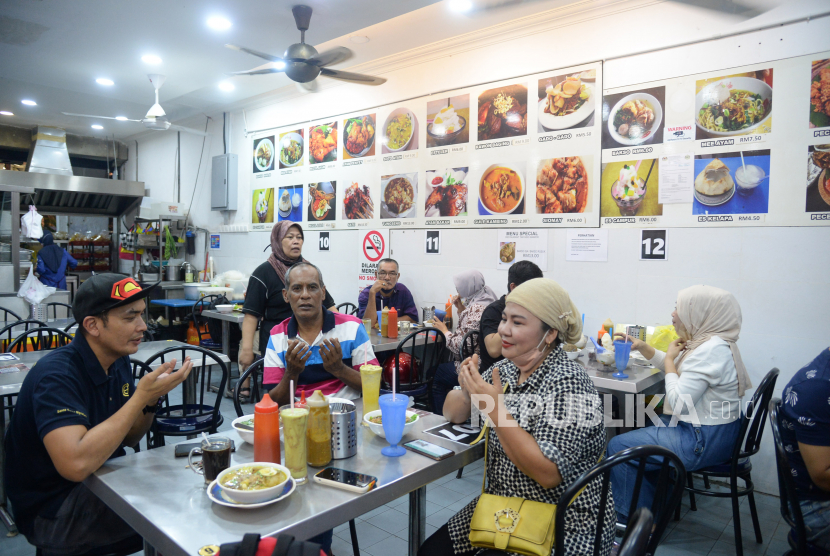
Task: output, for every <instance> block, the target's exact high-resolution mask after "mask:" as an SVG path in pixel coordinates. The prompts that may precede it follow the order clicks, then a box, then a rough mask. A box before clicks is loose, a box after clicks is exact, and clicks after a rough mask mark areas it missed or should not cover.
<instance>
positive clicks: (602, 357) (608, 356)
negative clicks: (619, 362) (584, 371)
mask: <svg viewBox="0 0 830 556" xmlns="http://www.w3.org/2000/svg"><path fill="white" fill-rule="evenodd" d="M597 361H599V362H600V363H602V364H603V365H614V364H616V361H615V360H614V352H613V351H607V350H606V351H604V352H602V353H597Z"/></svg>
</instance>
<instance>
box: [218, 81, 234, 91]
mask: <svg viewBox="0 0 830 556" xmlns="http://www.w3.org/2000/svg"><path fill="white" fill-rule="evenodd" d="M219 88H220V89H222V90H223V91H226V92H230V91H233V90H234V89H235V88H236V87H234V86H233V83H231V82H230V81H222V82H221V83H219Z"/></svg>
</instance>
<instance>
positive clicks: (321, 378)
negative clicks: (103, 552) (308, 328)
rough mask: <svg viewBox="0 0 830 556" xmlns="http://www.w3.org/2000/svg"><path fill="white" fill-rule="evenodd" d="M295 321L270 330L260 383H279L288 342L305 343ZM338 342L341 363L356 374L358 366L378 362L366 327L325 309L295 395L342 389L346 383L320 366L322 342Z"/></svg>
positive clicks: (287, 321) (293, 318)
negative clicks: (321, 325) (294, 340)
mask: <svg viewBox="0 0 830 556" xmlns="http://www.w3.org/2000/svg"><path fill="white" fill-rule="evenodd" d="M297 329H298V327H297V318H296V317H293V316H292V317H291V318H289V319H285V320H284V321H282V322H281V323H280V324H278V325H277V326H275V327H274V328H273V329H272V330H271V338H270V339H269V340H268V347H267V349H266V350H265V372H264V373H263V378H262V382H263V384H279V382H280V381H281V380H282V377H283V376H284V375H285V369H286V366H287V365H286V361H285V355H286V352H287V351H288V341H289V340H293V339H295V338H296V339H298V340H300V341H302V342H305V340H303V338H302V337H301V336H298V335H297ZM335 338H336V339H337V340H338V341H339V342H340V349H341V350H342V352H343V363H345V364H346V365H348V366H349V367H352V368H353V369H354V370H356V371H359V370H360V366H361V365H365V364H366V363H369V364H371V365H377V364H378V360H377V359H376V358H375V353H374V352H373V351H372V343H371V342H370V341H369V335H368V334H366V328H364V327H363V323H362V322H361V321H360V319H359V318H357V317H353V316H351V315H345V314H343V313H332V312H331V311H326V310H324V314H323V329H322V330H320V332H319V334H317V338H315V339H314V342H312V343H311V357H309V359H308V361H306V364H305V368H304V369H303V371H302V372H301V373H300V376H299V377H298V379H297V383H296V384H295V385H294V386H295V392H296V394H297V395H299V394H300V393H301V392H303V391H305V392H306V395H310V394H312V393H314V390H322V392H323V394H324V395H326V396H328V395H330V394H334V393H335V392H338V391H339V390H341V389H342V388H343V387H344V386H345V384H344V383H343V381H341V380H340V379H339V378H336V377H335V376H334V375H332V374H331V373H329V372H328V371H327V370H326V369H325V367H324V366H323V356H322V355H320V346H321V345H322V343H323V340H334V339H335Z"/></svg>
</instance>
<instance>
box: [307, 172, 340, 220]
mask: <svg viewBox="0 0 830 556" xmlns="http://www.w3.org/2000/svg"><path fill="white" fill-rule="evenodd" d="M336 191H337V182H334V181H321V182H317V183H310V184H308V221H309V222H314V221H316V220H334V217H335V215H336V214H337V212H336V210H335V196H336Z"/></svg>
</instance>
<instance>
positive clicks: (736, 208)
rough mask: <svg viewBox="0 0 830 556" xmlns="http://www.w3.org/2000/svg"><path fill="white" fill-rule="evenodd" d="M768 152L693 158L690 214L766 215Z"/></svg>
mask: <svg viewBox="0 0 830 556" xmlns="http://www.w3.org/2000/svg"><path fill="white" fill-rule="evenodd" d="M769 153H770V152H769V150H764V151H743V152H729V153H717V154H703V155H698V156H695V185H694V201H693V206H692V214H766V213H767V212H768V210H769V159H770V156H769Z"/></svg>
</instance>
